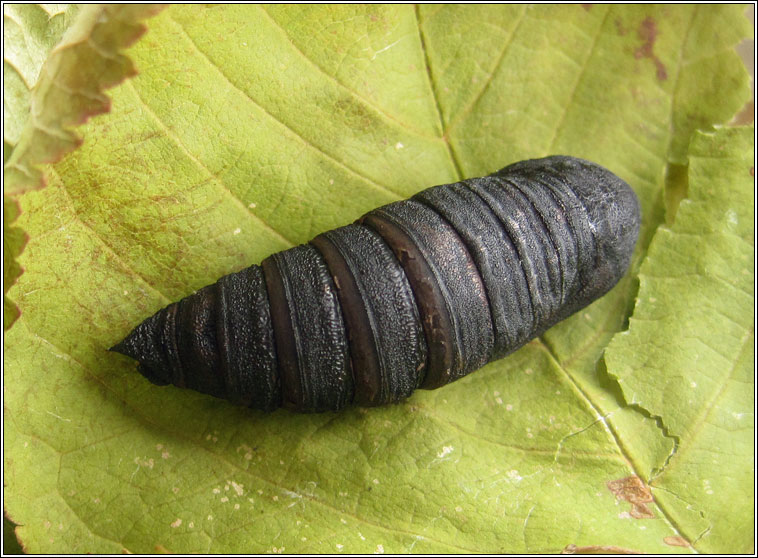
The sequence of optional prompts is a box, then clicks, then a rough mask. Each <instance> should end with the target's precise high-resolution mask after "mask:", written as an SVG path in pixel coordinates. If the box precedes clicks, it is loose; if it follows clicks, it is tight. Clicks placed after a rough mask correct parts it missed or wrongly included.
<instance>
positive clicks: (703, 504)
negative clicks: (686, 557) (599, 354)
mask: <svg viewBox="0 0 758 558" xmlns="http://www.w3.org/2000/svg"><path fill="white" fill-rule="evenodd" d="M754 137H755V136H754V129H753V128H752V127H751V128H737V129H731V130H721V131H719V132H718V133H717V134H715V135H706V134H698V135H696V136H695V138H694V140H693V143H692V146H691V148H690V181H689V183H690V184H689V198H688V199H686V200H684V201H682V203H681V205H680V208H679V211H678V213H677V217H676V222H675V223H674V225H673V226H672V227H671V228H661V229H659V230H658V232H657V233H656V235H655V238H654V239H653V242H652V244H651V246H650V250H649V252H648V257H647V259H646V261H645V263H644V264H643V265H642V267H641V269H640V291H639V295H638V299H637V305H636V307H635V310H634V315H633V316H632V318H631V320H630V327H629V331H627V332H623V333H621V334H619V335H617V336H616V337H615V338H614V340H613V342H612V343H611V345H610V346H609V348H608V350H607V351H606V355H605V358H606V362H607V363H608V369H609V372H610V373H611V374H612V375H613V376H614V377H616V378H618V382H619V384H620V386H621V389H622V391H623V394H624V398H625V399H626V401H629V402H633V403H634V404H635V405H639V406H641V407H643V408H644V409H646V410H647V411H648V412H649V413H650V414H652V415H654V416H656V417H659V419H660V421H661V423H662V425H663V427H664V428H665V429H666V431H667V434H668V435H669V436H671V437H672V438H673V439H674V440H675V441H676V443H675V445H674V447H673V449H672V451H671V453H670V454H669V455H668V456H667V457H666V459H665V460H663V461H661V462H659V463H658V464H657V467H656V472H655V474H654V475H653V477H652V479H651V481H650V486H651V487H652V490H653V494H654V495H655V498H656V499H657V500H658V501H659V502H660V503H661V505H664V506H666V508H668V509H669V510H671V512H670V513H671V516H672V519H673V520H674V521H675V523H676V524H677V525H679V526H680V527H681V530H682V532H683V534H684V536H685V537H686V538H687V539H688V540H691V541H697V544H696V547H697V548H698V550H701V551H703V552H708V553H717V552H727V553H750V552H752V551H753V544H754V541H753V540H752V537H749V536H745V534H746V533H751V532H752V530H753V527H754V514H753V509H754V508H753V504H754V493H753V478H754V462H753V457H754V455H755V431H754V428H753V424H754V409H755V400H754V396H753V394H754V390H753V387H752V386H753V365H754V346H755V340H754V337H755V331H754V328H753V320H754V317H755V316H754V313H753V309H754V298H753V285H754V273H753V269H754V263H755V261H754V260H755V258H754V254H755V250H754V246H755V244H754V237H753V229H754V226H755V215H754V207H755V190H754V178H753V176H754V173H755V171H754V167H753V150H754V143H753V141H754ZM698 514H699V516H700V517H698Z"/></svg>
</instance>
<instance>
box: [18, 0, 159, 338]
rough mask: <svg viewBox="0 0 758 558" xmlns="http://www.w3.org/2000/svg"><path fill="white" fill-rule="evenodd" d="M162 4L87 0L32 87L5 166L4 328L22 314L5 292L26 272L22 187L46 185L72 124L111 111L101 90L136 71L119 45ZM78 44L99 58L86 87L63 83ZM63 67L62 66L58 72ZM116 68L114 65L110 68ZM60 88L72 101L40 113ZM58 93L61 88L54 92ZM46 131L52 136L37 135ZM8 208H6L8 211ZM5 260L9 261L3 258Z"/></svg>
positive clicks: (72, 143)
mask: <svg viewBox="0 0 758 558" xmlns="http://www.w3.org/2000/svg"><path fill="white" fill-rule="evenodd" d="M164 7H165V6H164V5H159V4H140V5H91V6H87V7H85V8H84V9H83V10H82V11H81V12H80V13H79V15H78V16H77V19H76V21H75V22H74V24H73V25H72V26H71V27H70V28H69V29H68V30H67V31H66V33H65V34H64V36H63V38H62V39H61V41H60V43H58V45H56V46H55V47H54V48H53V49H52V50H51V52H50V54H49V55H48V58H47V59H46V60H45V62H44V64H43V65H42V68H41V71H40V77H39V79H38V80H37V83H36V84H35V85H34V87H33V88H32V90H31V98H30V113H31V114H30V117H29V121H28V122H27V124H26V126H25V128H24V130H23V132H22V134H21V138H20V139H19V142H18V143H17V145H16V146H15V148H14V150H13V154H12V155H11V157H10V159H9V160H8V162H7V163H6V164H5V166H4V168H3V179H4V185H3V190H4V196H3V237H4V239H5V238H6V237H7V236H14V237H15V244H16V245H15V246H11V245H10V244H9V245H8V246H4V250H5V249H8V250H9V251H10V252H11V253H10V254H5V255H4V259H3V331H4V332H6V331H8V330H9V329H10V328H11V326H12V325H13V324H14V323H15V321H16V320H17V319H18V317H19V315H20V310H19V308H18V306H17V305H16V304H15V303H14V302H13V301H12V300H10V299H9V298H7V296H6V293H7V292H8V290H9V289H10V288H11V287H12V286H13V285H14V284H15V282H16V280H17V279H18V277H20V276H21V274H22V273H23V272H24V270H23V268H22V267H20V266H19V265H18V263H17V259H18V257H19V256H20V255H21V253H22V252H23V250H24V248H25V246H26V243H27V241H28V235H26V233H25V232H24V231H23V230H21V229H19V228H17V227H13V224H14V223H15V222H16V220H17V218H18V215H19V214H20V213H21V211H20V208H19V204H18V197H19V196H20V195H22V194H23V193H25V192H28V191H31V190H37V189H40V188H44V187H45V185H46V184H47V178H46V176H45V174H44V172H43V171H42V170H41V169H40V168H39V165H41V164H45V163H48V164H49V163H55V162H57V161H60V160H61V159H62V158H63V157H64V156H65V155H66V154H68V153H70V152H71V151H73V150H75V149H76V148H77V147H79V145H81V143H82V141H83V140H82V138H81V137H79V136H78V135H76V134H75V133H74V132H73V131H72V130H71V128H72V127H74V126H79V125H81V124H84V123H85V122H86V121H87V120H89V119H90V118H92V117H93V116H97V115H99V114H104V113H107V112H109V111H110V108H111V103H110V98H109V97H107V96H106V95H104V94H103V91H104V90H105V89H108V88H111V87H114V86H116V85H118V84H119V83H121V82H123V81H124V80H126V79H127V78H129V77H132V76H134V75H136V73H137V71H136V69H135V67H134V65H133V63H132V61H131V59H129V58H128V57H126V56H125V55H123V54H121V51H123V50H124V49H126V48H128V47H129V46H131V45H132V44H133V43H134V42H135V41H137V40H138V39H139V38H140V37H141V36H142V35H143V34H144V33H145V31H147V26H146V25H144V24H143V23H141V21H142V20H144V19H147V18H149V17H152V16H154V15H156V14H157V13H158V12H160V11H161V10H162V9H163V8H164ZM98 34H102V35H104V36H105V37H108V38H111V39H113V44H112V45H108V46H107V47H106V46H104V45H102V42H97V41H96V40H95V39H94V38H93V37H95V36H96V35H98ZM81 49H87V50H90V51H93V52H94V53H95V56H97V57H100V58H101V59H102V61H103V68H107V69H108V70H109V72H104V73H103V74H102V78H101V79H100V80H99V81H98V82H96V83H94V84H92V85H91V86H89V87H88V88H87V89H86V90H77V89H76V88H72V87H67V86H66V85H67V79H66V78H67V77H69V78H70V77H72V76H73V77H74V78H76V77H79V75H78V73H76V72H74V73H71V72H67V73H69V74H70V75H69V76H65V75H63V74H64V73H66V72H65V70H66V65H67V64H71V63H75V62H76V61H77V59H78V58H79V52H80V50H81ZM61 69H63V70H64V71H63V72H61ZM114 70H115V71H114ZM54 88H55V89H58V90H59V91H62V92H63V95H62V96H63V97H67V99H66V100H67V101H69V102H60V103H59V105H60V106H61V107H71V106H73V107H75V108H74V110H68V111H66V110H65V109H61V110H56V111H52V114H48V115H45V118H41V116H42V114H43V111H42V110H41V107H42V106H43V104H44V99H45V97H46V94H47V92H49V91H50V90H51V89H54ZM58 96H59V98H60V96H61V95H60V94H59V95H58ZM41 136H42V137H44V136H48V137H49V138H52V141H42V142H40V141H38V140H39V138H40V137H41ZM8 211H10V214H9V213H8ZM6 262H7V263H6Z"/></svg>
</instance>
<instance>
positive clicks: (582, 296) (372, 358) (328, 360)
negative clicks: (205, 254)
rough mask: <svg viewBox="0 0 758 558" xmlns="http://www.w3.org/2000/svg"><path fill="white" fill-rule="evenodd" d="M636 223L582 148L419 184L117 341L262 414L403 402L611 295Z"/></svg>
mask: <svg viewBox="0 0 758 558" xmlns="http://www.w3.org/2000/svg"><path fill="white" fill-rule="evenodd" d="M639 225H640V208H639V201H638V200H637V197H636V195H635V194H634V192H633V190H632V189H631V188H630V187H629V186H628V185H627V184H626V183H625V182H624V181H623V180H621V179H620V178H618V177H617V176H616V175H614V174H613V173H611V172H610V171H608V170H606V169H605V168H603V167H601V166H599V165H597V164H595V163H591V162H589V161H584V160H581V159H576V158H573V157H565V156H553V157H547V158H544V159H535V160H529V161H523V162H520V163H515V164H513V165H510V166H508V167H506V168H504V169H502V170H500V171H498V172H496V173H494V174H491V175H489V176H485V177H482V178H472V179H469V180H464V181H462V182H458V183H455V184H445V185H442V186H435V187H433V188H429V189H427V190H424V191H422V192H420V193H418V194H416V195H415V196H413V197H412V198H411V199H408V200H403V201H399V202H395V203H391V204H388V205H385V206H382V207H380V208H378V209H375V210H373V211H371V212H369V213H367V214H366V215H364V216H363V217H361V218H360V219H358V221H357V222H356V223H354V224H351V225H347V226H345V227H341V228H338V229H335V230H332V231H329V232H326V233H323V234H321V235H319V236H317V237H316V238H314V239H313V240H312V241H311V242H310V243H308V244H304V245H301V246H296V247H294V248H291V249H289V250H284V251H282V252H279V253H276V254H273V255H272V256H270V257H268V258H266V259H265V260H264V261H263V262H262V264H261V265H260V266H257V265H253V266H251V267H249V268H247V269H244V270H242V271H240V272H238V273H233V274H231V275H227V276H225V277H222V278H221V279H220V280H219V281H218V282H216V283H215V284H213V285H210V286H207V287H205V288H203V289H200V290H199V291H197V292H196V293H194V294H192V295H190V296H188V297H186V298H184V299H182V300H181V301H179V302H177V303H174V304H171V305H169V306H167V307H166V308H164V309H163V310H160V311H159V312H157V313H156V314H155V315H154V316H152V317H150V318H148V319H147V320H145V321H144V322H142V323H141V324H140V325H139V326H137V327H136V328H135V329H134V330H133V331H132V332H131V333H130V334H129V335H128V336H127V337H126V339H124V340H123V341H122V342H121V343H119V344H118V345H116V346H115V347H113V349H112V350H114V351H118V352H120V353H123V354H125V355H128V356H130V357H132V358H134V359H136V360H138V361H139V363H140V365H139V370H140V372H141V373H142V374H143V375H144V376H145V377H146V378H148V379H149V380H150V381H151V382H153V383H155V384H159V385H166V384H174V385H176V386H179V387H186V388H190V389H194V390H197V391H200V392H203V393H207V394H210V395H213V396H216V397H221V398H225V399H228V400H230V401H232V402H234V403H238V404H241V405H247V406H250V407H255V408H257V409H263V410H273V409H276V408H277V407H280V406H284V407H286V408H288V409H292V410H296V411H302V412H318V411H326V410H338V409H341V408H342V407H344V406H346V405H349V404H356V405H362V406H373V405H382V404H386V403H394V402H397V401H400V400H402V399H404V398H406V397H408V396H409V395H411V393H412V392H413V390H415V389H417V388H423V389H434V388H438V387H441V386H443V385H445V384H448V383H450V382H452V381H455V380H457V379H458V378H461V377H463V376H465V375H466V374H468V373H470V372H473V371H474V370H476V369H478V368H480V367H482V366H484V365H485V364H487V363H488V362H490V361H492V360H495V359H499V358H502V357H504V356H505V355H507V354H509V353H511V352H513V351H514V350H516V349H517V348H519V347H521V346H522V345H524V344H525V343H526V342H527V341H529V340H530V339H533V338H534V337H536V336H538V335H540V334H542V333H543V332H544V331H545V330H547V329H548V328H549V327H550V326H552V325H554V324H555V323H557V322H559V321H560V320H562V319H564V318H566V317H567V316H569V315H570V314H572V313H574V312H576V311H577V310H579V309H580V308H583V307H584V306H586V305H588V304H589V303H591V302H592V301H594V300H595V299H597V298H599V297H600V296H602V295H603V294H605V293H606V292H607V291H608V290H609V289H610V288H611V287H613V285H615V284H616V282H617V281H618V280H619V279H620V278H621V277H622V276H623V275H624V273H625V272H626V269H627V267H628V265H629V261H630V259H631V255H632V252H633V250H634V246H635V243H636V241H637V235H638V231H639Z"/></svg>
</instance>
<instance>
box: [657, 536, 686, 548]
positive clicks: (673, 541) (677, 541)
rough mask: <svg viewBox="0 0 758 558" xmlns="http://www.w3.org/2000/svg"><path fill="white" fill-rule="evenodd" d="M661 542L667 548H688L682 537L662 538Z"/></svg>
mask: <svg viewBox="0 0 758 558" xmlns="http://www.w3.org/2000/svg"><path fill="white" fill-rule="evenodd" d="M663 542H665V543H666V544H667V545H669V546H690V543H688V542H687V541H686V540H685V539H683V538H682V537H663Z"/></svg>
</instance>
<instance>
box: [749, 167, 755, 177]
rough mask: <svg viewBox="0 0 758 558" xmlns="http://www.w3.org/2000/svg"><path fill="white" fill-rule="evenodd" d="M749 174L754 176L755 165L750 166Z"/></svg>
mask: <svg viewBox="0 0 758 558" xmlns="http://www.w3.org/2000/svg"><path fill="white" fill-rule="evenodd" d="M750 176H755V167H750Z"/></svg>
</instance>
